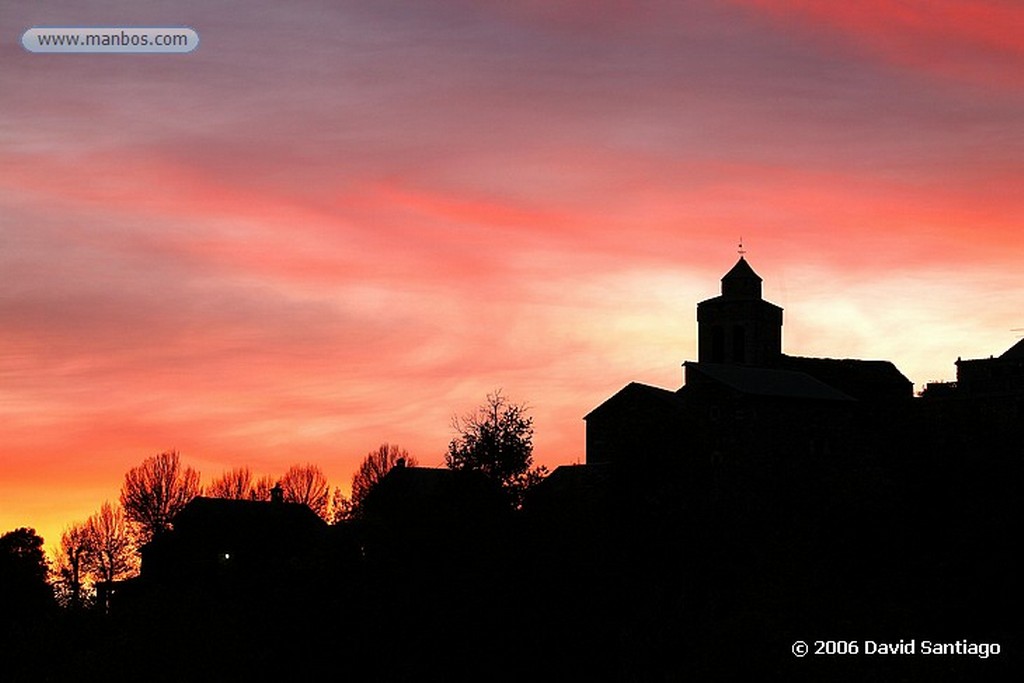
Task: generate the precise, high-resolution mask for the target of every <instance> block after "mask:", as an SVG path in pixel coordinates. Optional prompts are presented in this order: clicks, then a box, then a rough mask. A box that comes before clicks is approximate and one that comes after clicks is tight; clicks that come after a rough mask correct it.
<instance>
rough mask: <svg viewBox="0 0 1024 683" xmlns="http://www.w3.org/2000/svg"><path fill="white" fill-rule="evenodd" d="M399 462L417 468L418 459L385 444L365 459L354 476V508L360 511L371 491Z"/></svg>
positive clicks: (394, 446)
mask: <svg viewBox="0 0 1024 683" xmlns="http://www.w3.org/2000/svg"><path fill="white" fill-rule="evenodd" d="M399 461H402V462H403V463H404V464H405V465H408V466H410V467H414V466H416V465H417V464H418V463H417V462H416V459H415V458H413V457H411V456H410V455H409V452H408V451H406V450H405V449H404V448H399V447H398V446H396V445H395V444H389V443H383V444H381V445H380V447H379V448H377V449H376V450H373V451H370V452H369V453H367V454H366V457H365V458H363V462H362V463H361V464H360V465H359V469H358V470H356V473H355V474H354V475H352V500H351V503H352V507H353V508H354V509H355V510H356V511H358V509H359V507H360V506H361V505H362V503H363V500H365V499H366V496H367V494H368V493H369V492H370V490H371V489H372V488H373V487H374V486H376V485H377V482H379V481H380V480H381V479H383V478H384V475H386V474H387V473H388V472H390V471H391V468H393V467H394V466H395V465H396V464H397V463H398V462H399Z"/></svg>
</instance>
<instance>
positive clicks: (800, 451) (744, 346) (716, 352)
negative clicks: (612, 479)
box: [584, 256, 913, 470]
mask: <svg viewBox="0 0 1024 683" xmlns="http://www.w3.org/2000/svg"><path fill="white" fill-rule="evenodd" d="M761 283H762V280H761V278H760V276H758V275H757V273H756V272H754V269H753V268H752V267H751V266H750V264H749V263H748V262H747V260H746V258H744V257H743V256H741V257H740V259H739V260H738V261H737V262H736V264H735V265H734V266H733V267H732V269H731V270H729V272H727V273H726V274H725V276H724V277H723V278H722V289H721V295H720V296H717V297H714V298H711V299H707V300H704V301H701V302H700V303H698V304H697V324H698V334H697V339H698V353H697V358H698V359H697V361H696V362H692V361H688V362H686V363H684V364H683V367H684V372H685V384H684V386H683V387H682V388H680V389H678V390H675V391H670V390H667V389H662V388H659V387H652V386H648V385H643V384H638V383H631V384H629V385H627V386H626V387H625V388H623V389H622V390H620V391H619V392H618V393H616V394H615V395H613V396H612V397H611V398H609V399H608V400H607V401H605V402H604V403H602V404H601V405H599V406H598V407H596V408H595V409H594V410H592V411H591V412H590V413H589V414H587V415H586V417H585V418H584V419H585V420H586V425H587V455H586V461H587V463H588V464H598V463H616V462H620V463H626V462H628V463H631V464H632V465H639V466H642V467H655V468H662V467H669V468H672V467H679V466H684V464H685V466H686V467H688V468H690V469H691V470H693V469H699V468H700V467H701V466H703V465H709V464H710V463H706V462H702V461H703V460H708V459H710V460H712V461H719V460H722V459H729V458H730V457H733V456H739V455H740V454H741V453H743V454H745V456H746V457H749V456H751V455H765V456H768V455H772V454H774V455H776V456H778V457H787V458H793V457H797V456H801V455H815V454H825V453H837V452H841V451H843V450H846V451H850V450H852V449H855V448H861V447H863V446H864V443H863V435H864V431H865V430H864V427H865V423H866V421H871V420H872V419H874V418H876V417H878V415H879V413H880V412H891V411H893V410H898V409H899V406H900V405H901V404H903V403H905V402H907V401H909V400H910V399H911V398H912V397H913V384H912V383H911V381H910V380H909V379H907V378H906V377H905V376H904V375H903V374H902V373H901V372H900V371H899V370H898V369H897V368H896V366H895V365H893V364H892V363H891V362H889V361H884V360H856V359H836V358H807V357H800V356H790V355H787V354H785V353H783V350H782V318H783V316H782V313H783V311H782V308H780V307H779V306H776V305H775V304H773V303H771V302H769V301H765V300H764V299H763V298H762V294H761ZM869 431H870V430H869ZM684 460H685V461H686V462H685V463H684V462H682V461H684Z"/></svg>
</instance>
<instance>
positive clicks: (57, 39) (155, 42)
mask: <svg viewBox="0 0 1024 683" xmlns="http://www.w3.org/2000/svg"><path fill="white" fill-rule="evenodd" d="M21 44H22V46H23V47H24V48H25V49H26V50H28V51H29V52H124V53H131V52H191V51H192V50H194V49H196V47H198V46H199V34H197V33H196V32H195V30H194V29H191V28H178V27H175V28H169V27H168V28H157V27H151V28H128V27H122V28H117V27H110V28H96V27H82V28H70V27H69V28H38V27H36V28H30V29H28V30H27V31H25V33H24V34H23V35H22V37H21Z"/></svg>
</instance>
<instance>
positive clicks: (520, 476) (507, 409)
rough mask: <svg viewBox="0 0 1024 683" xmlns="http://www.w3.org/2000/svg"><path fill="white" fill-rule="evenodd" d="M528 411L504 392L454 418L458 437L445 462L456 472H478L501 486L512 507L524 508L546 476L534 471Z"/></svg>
mask: <svg viewBox="0 0 1024 683" xmlns="http://www.w3.org/2000/svg"><path fill="white" fill-rule="evenodd" d="M528 410H529V409H528V408H527V407H526V406H525V405H523V404H519V403H512V402H510V401H509V400H508V399H506V398H505V397H504V396H503V395H502V393H501V390H500V389H499V390H497V391H495V392H493V393H490V394H488V395H487V400H486V402H485V403H484V405H482V406H480V407H479V408H477V409H476V411H474V412H472V413H468V414H467V415H465V416H464V417H462V418H459V417H458V416H456V417H454V418H452V428H453V429H454V430H455V432H456V437H455V438H454V439H452V440H451V442H450V443H449V444H448V452H447V454H445V462H446V464H447V465H448V467H449V468H450V469H453V470H479V471H480V472H483V473H484V474H486V475H487V476H488V477H491V478H492V479H494V480H495V481H497V482H499V483H500V484H501V486H502V488H503V489H504V490H505V492H506V493H507V494H508V495H509V499H510V501H511V503H512V506H513V507H515V508H519V507H521V506H522V502H523V497H524V495H525V493H526V491H527V490H528V489H529V488H530V487H532V486H533V485H534V484H536V483H537V482H539V481H540V480H541V479H543V478H544V476H545V475H546V474H547V468H546V467H543V466H540V467H533V418H532V417H530V416H528V415H527V414H526V413H527V411H528Z"/></svg>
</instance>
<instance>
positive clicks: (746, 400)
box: [0, 258, 1024, 681]
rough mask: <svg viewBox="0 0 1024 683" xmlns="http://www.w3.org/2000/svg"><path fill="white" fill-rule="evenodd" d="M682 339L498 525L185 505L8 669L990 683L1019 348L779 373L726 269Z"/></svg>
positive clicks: (391, 484) (478, 509)
mask: <svg viewBox="0 0 1024 683" xmlns="http://www.w3.org/2000/svg"><path fill="white" fill-rule="evenodd" d="M698 324H699V352H698V360H697V361H696V362H688V363H686V364H685V385H684V386H683V387H682V388H680V389H678V390H675V391H671V390H667V389H662V388H658V387H651V386H647V385H643V384H637V383H633V384H629V385H627V386H626V387H624V388H623V389H622V390H620V391H619V392H618V393H616V394H614V395H613V396H612V397H611V398H609V399H608V400H607V401H605V402H604V403H602V404H601V405H600V406H598V407H596V408H595V409H593V410H592V411H591V412H590V413H589V414H588V415H587V416H586V418H585V419H586V425H587V460H586V464H583V465H574V466H563V467H559V468H557V469H556V470H555V471H554V472H552V473H551V474H550V475H549V476H548V477H547V478H546V479H545V480H544V481H542V482H541V483H540V484H538V485H536V486H535V487H534V488H533V489H532V490H531V491H530V492H529V494H528V496H527V497H526V498H525V500H524V501H523V504H522V507H521V509H517V510H513V509H510V508H509V506H508V505H507V504H506V499H505V498H504V497H503V496H502V492H501V491H500V490H499V489H498V488H497V487H496V486H495V485H494V484H493V482H491V481H490V480H489V479H487V478H486V477H484V476H483V475H482V474H480V473H479V472H475V471H455V470H437V469H429V468H419V467H405V466H403V465H399V466H396V467H395V468H394V469H392V470H391V471H390V472H389V473H388V474H387V475H386V476H385V477H384V479H383V480H381V482H380V483H379V484H378V485H377V486H376V487H375V488H374V489H373V490H372V491H371V493H370V494H369V496H368V498H367V499H366V501H365V504H364V505H363V509H362V514H361V516H360V517H359V518H358V519H355V520H352V521H349V522H344V523H339V524H336V525H330V526H328V525H326V524H324V523H323V522H322V521H321V520H320V519H319V518H318V517H317V516H316V515H314V514H312V513H311V512H310V511H309V510H308V509H307V508H305V507H304V506H301V505H296V504H289V503H285V502H283V501H281V500H273V501H266V502H254V501H228V500H218V499H211V498H197V499H195V500H193V501H192V503H190V504H189V505H188V506H187V507H186V508H185V509H184V510H183V511H182V512H181V513H179V515H178V516H177V518H176V519H175V521H174V526H173V530H172V531H170V532H168V533H166V534H165V535H162V536H158V537H157V538H155V539H154V540H153V541H152V542H151V543H150V544H149V545H148V546H146V547H145V549H144V552H143V565H142V572H141V576H140V577H138V578H136V579H133V580H130V581H127V582H121V583H118V584H113V585H109V586H103V587H101V588H102V590H101V600H100V602H101V605H102V606H103V607H104V608H105V609H99V610H96V611H91V612H85V613H77V614H70V615H67V614H66V615H63V616H60V617H57V616H53V617H52V618H42V617H40V618H39V619H35V620H26V621H24V622H22V623H20V624H18V626H17V628H13V629H9V630H10V631H11V633H10V634H9V637H8V638H7V640H6V642H7V643H10V644H13V645H14V647H15V649H14V650H13V652H17V653H19V655H18V656H17V657H13V658H12V657H8V660H9V662H13V663H10V664H9V667H8V668H9V672H10V674H11V675H10V676H9V677H10V678H12V679H14V680H21V679H33V680H58V679H61V680H63V679H65V678H67V677H68V676H71V675H77V676H82V675H84V673H89V674H96V673H103V674H104V675H105V678H104V680H147V681H152V680H156V681H161V680H167V681H170V680H274V679H277V680H306V679H310V678H312V677H314V676H320V675H327V676H330V679H331V680H384V681H401V680H423V679H427V680H473V681H512V680H516V681H522V680H526V681H548V680H552V681H553V680H559V681H562V680H591V681H593V680H600V681H718V680H780V681H782V680H785V681H792V680H815V681H817V680H828V681H865V680H878V681H904V680H905V681H925V680H927V681H935V680H962V681H995V680H1011V679H1013V674H1014V672H1019V671H1020V662H1021V655H1020V652H1021V650H1020V648H1021V644H1022V643H1021V628H1020V614H1021V611H1020V608H1021V576H1022V575H1024V574H1022V572H1021V569H1022V567H1021V560H1020V553H1019V546H1020V544H1021V539H1022V538H1024V536H1022V533H1021V532H1022V529H1021V520H1022V519H1024V515H1022V514H1021V513H1022V510H1021V495H1020V491H1021V490H1022V484H1024V478H1022V462H1024V458H1022V456H1024V452H1022V451H1024V447H1022V444H1024V439H1022V436H1024V434H1022V419H1021V418H1022V410H1021V405H1022V402H1024V346H1022V344H1024V342H1022V343H1018V344H1016V345H1015V346H1014V347H1013V348H1011V349H1010V350H1009V351H1007V352H1006V353H1004V354H1003V355H1001V356H999V357H995V358H991V359H985V360H960V361H958V362H957V371H958V381H957V382H956V383H949V384H935V385H929V387H928V388H927V389H926V391H925V392H923V395H922V396H921V397H914V396H913V393H912V385H911V383H910V382H909V380H907V379H906V377H904V376H903V375H902V374H901V373H900V372H899V370H898V369H897V368H896V367H895V366H894V365H893V364H892V363H890V362H887V361H863V360H851V359H831V358H805V357H794V356H788V355H785V354H784V353H783V352H782V346H781V338H782V337H781V326H782V309H781V308H779V307H777V306H775V305H774V304H771V303H769V302H766V301H764V300H763V299H762V298H761V280H760V278H759V277H758V276H757V274H756V273H755V272H754V271H753V269H752V268H751V267H750V265H749V264H748V263H747V262H746V260H745V259H743V258H741V259H740V260H739V262H738V263H737V264H736V266H735V267H734V268H733V269H732V270H731V271H729V273H728V274H727V275H726V276H725V278H723V280H722V294H721V296H719V297H715V298H713V299H709V300H707V301H704V302H701V303H700V304H699V305H698ZM798 655H800V656H798ZM2 673H3V672H0V678H4V676H3V675H2Z"/></svg>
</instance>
